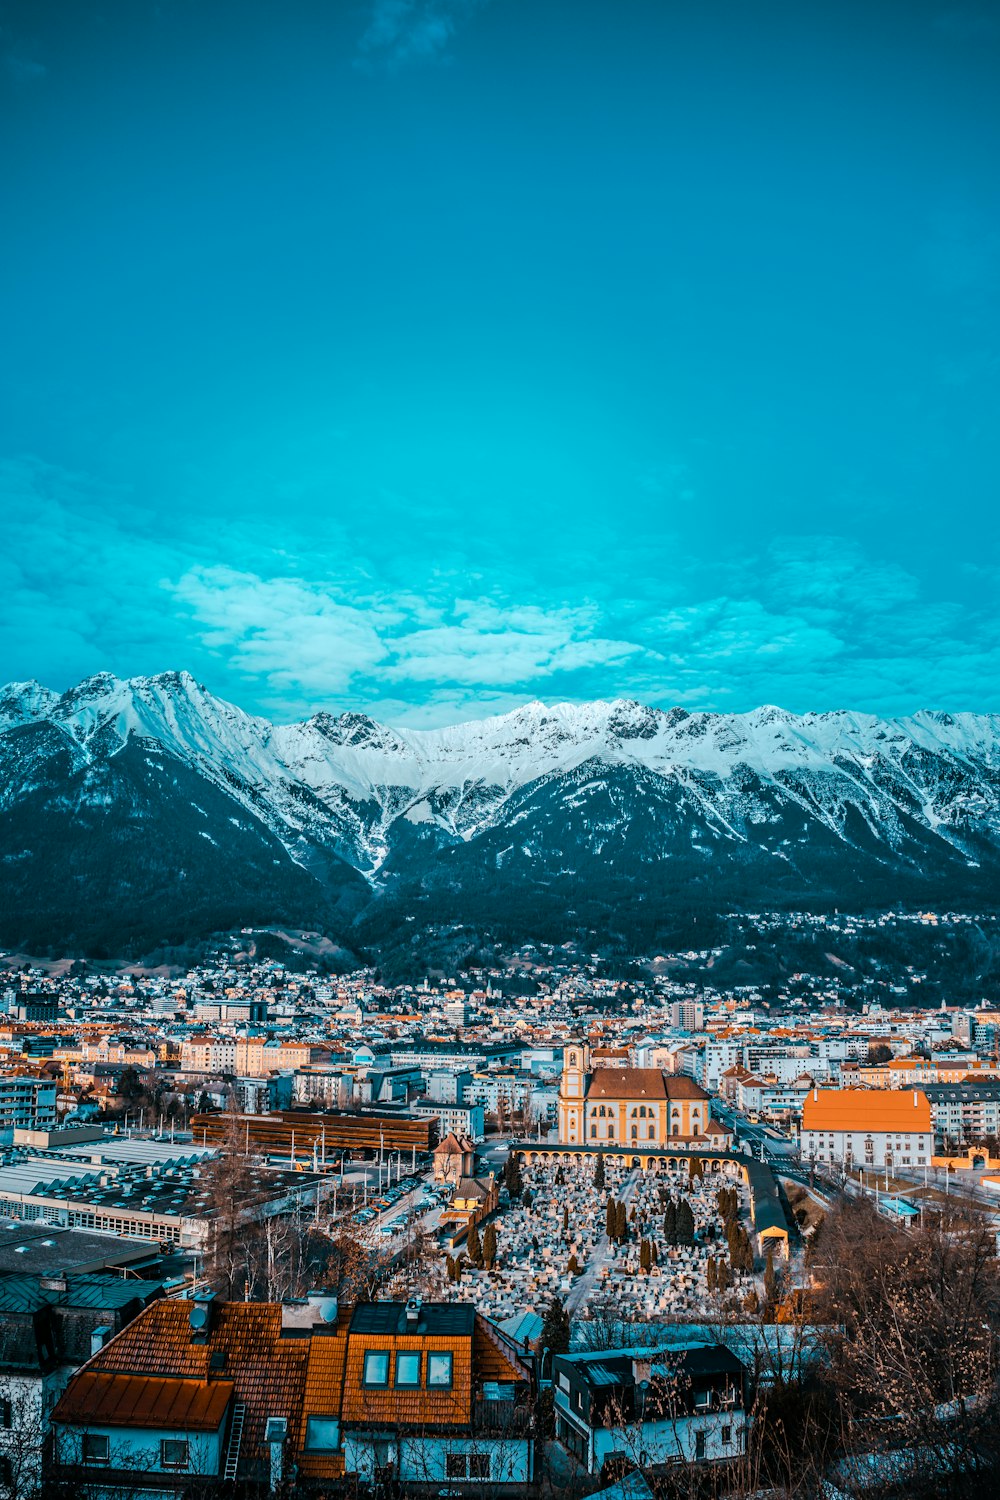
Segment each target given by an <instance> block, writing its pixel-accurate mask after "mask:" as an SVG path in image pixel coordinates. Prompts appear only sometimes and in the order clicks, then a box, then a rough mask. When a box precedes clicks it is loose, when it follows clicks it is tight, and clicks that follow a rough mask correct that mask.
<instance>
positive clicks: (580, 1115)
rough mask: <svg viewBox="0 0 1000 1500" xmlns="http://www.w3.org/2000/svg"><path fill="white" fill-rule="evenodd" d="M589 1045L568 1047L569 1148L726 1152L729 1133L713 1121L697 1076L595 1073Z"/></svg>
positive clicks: (563, 1119)
mask: <svg viewBox="0 0 1000 1500" xmlns="http://www.w3.org/2000/svg"><path fill="white" fill-rule="evenodd" d="M590 1062H591V1053H590V1048H589V1047H588V1046H587V1044H586V1043H585V1042H578V1043H574V1044H573V1045H571V1046H569V1047H567V1048H566V1050H565V1053H564V1060H563V1071H562V1080H561V1083H560V1089H559V1140H560V1141H561V1142H563V1143H565V1144H567V1145H588V1146H590V1145H592V1146H593V1147H594V1149H595V1150H598V1149H599V1148H600V1147H602V1146H626V1147H627V1146H636V1147H637V1148H638V1147H640V1146H645V1147H646V1148H649V1147H651V1146H652V1147H658V1146H661V1147H669V1146H673V1147H675V1148H678V1149H682V1148H690V1147H691V1146H696V1145H701V1146H704V1147H705V1149H706V1150H711V1149H722V1148H724V1147H725V1146H726V1145H727V1144H728V1142H729V1133H728V1132H727V1131H726V1130H725V1129H724V1127H723V1126H721V1125H720V1124H719V1123H718V1121H716V1120H713V1119H712V1114H711V1107H710V1103H709V1097H708V1094H707V1093H706V1092H705V1090H704V1089H703V1088H702V1087H701V1085H700V1084H698V1083H696V1082H695V1081H694V1079H693V1078H688V1077H687V1076H685V1075H679V1074H673V1073H663V1072H661V1071H660V1070H659V1069H658V1068H627V1067H626V1068H619V1067H615V1068H596V1069H594V1071H591V1069H590Z"/></svg>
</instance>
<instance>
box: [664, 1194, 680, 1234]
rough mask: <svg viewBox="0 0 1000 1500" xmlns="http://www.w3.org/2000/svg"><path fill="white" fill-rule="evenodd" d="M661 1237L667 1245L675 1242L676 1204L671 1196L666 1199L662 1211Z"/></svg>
mask: <svg viewBox="0 0 1000 1500" xmlns="http://www.w3.org/2000/svg"><path fill="white" fill-rule="evenodd" d="M663 1239H664V1243H665V1244H667V1245H676V1243H677V1204H676V1203H675V1202H674V1200H673V1198H668V1199H667V1206H666V1208H665V1209H664V1211H663Z"/></svg>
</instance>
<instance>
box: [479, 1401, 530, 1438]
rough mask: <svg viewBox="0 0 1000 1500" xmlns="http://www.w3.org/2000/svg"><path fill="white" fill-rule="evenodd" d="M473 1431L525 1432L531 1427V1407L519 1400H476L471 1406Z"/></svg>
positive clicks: (502, 1433) (504, 1433)
mask: <svg viewBox="0 0 1000 1500" xmlns="http://www.w3.org/2000/svg"><path fill="white" fill-rule="evenodd" d="M472 1427H473V1431H475V1432H482V1433H487V1432H489V1433H496V1434H497V1435H498V1436H501V1437H503V1436H506V1435H508V1434H512V1433H526V1432H528V1431H529V1430H530V1428H531V1407H530V1406H529V1405H528V1404H527V1402H519V1401H476V1402H474V1403H473V1408H472Z"/></svg>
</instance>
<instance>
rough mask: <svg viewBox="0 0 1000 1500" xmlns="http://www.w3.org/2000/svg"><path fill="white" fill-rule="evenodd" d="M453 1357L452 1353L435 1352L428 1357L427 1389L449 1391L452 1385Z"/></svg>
mask: <svg viewBox="0 0 1000 1500" xmlns="http://www.w3.org/2000/svg"><path fill="white" fill-rule="evenodd" d="M452 1363H453V1356H452V1354H451V1353H450V1352H448V1353H442V1352H437V1351H435V1352H433V1353H430V1354H428V1356H427V1389H428V1390H449V1389H450V1388H451V1383H452Z"/></svg>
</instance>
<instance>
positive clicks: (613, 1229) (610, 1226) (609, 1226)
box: [604, 1198, 618, 1240]
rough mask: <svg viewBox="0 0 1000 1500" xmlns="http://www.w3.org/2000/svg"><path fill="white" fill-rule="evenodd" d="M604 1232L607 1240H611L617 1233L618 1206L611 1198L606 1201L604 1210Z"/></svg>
mask: <svg viewBox="0 0 1000 1500" xmlns="http://www.w3.org/2000/svg"><path fill="white" fill-rule="evenodd" d="M604 1232H605V1234H606V1235H607V1237H608V1239H609V1240H613V1239H614V1238H615V1236H616V1234H617V1233H618V1205H617V1204H616V1203H615V1200H614V1199H613V1198H609V1199H608V1206H607V1209H606V1210H605V1214H604Z"/></svg>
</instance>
